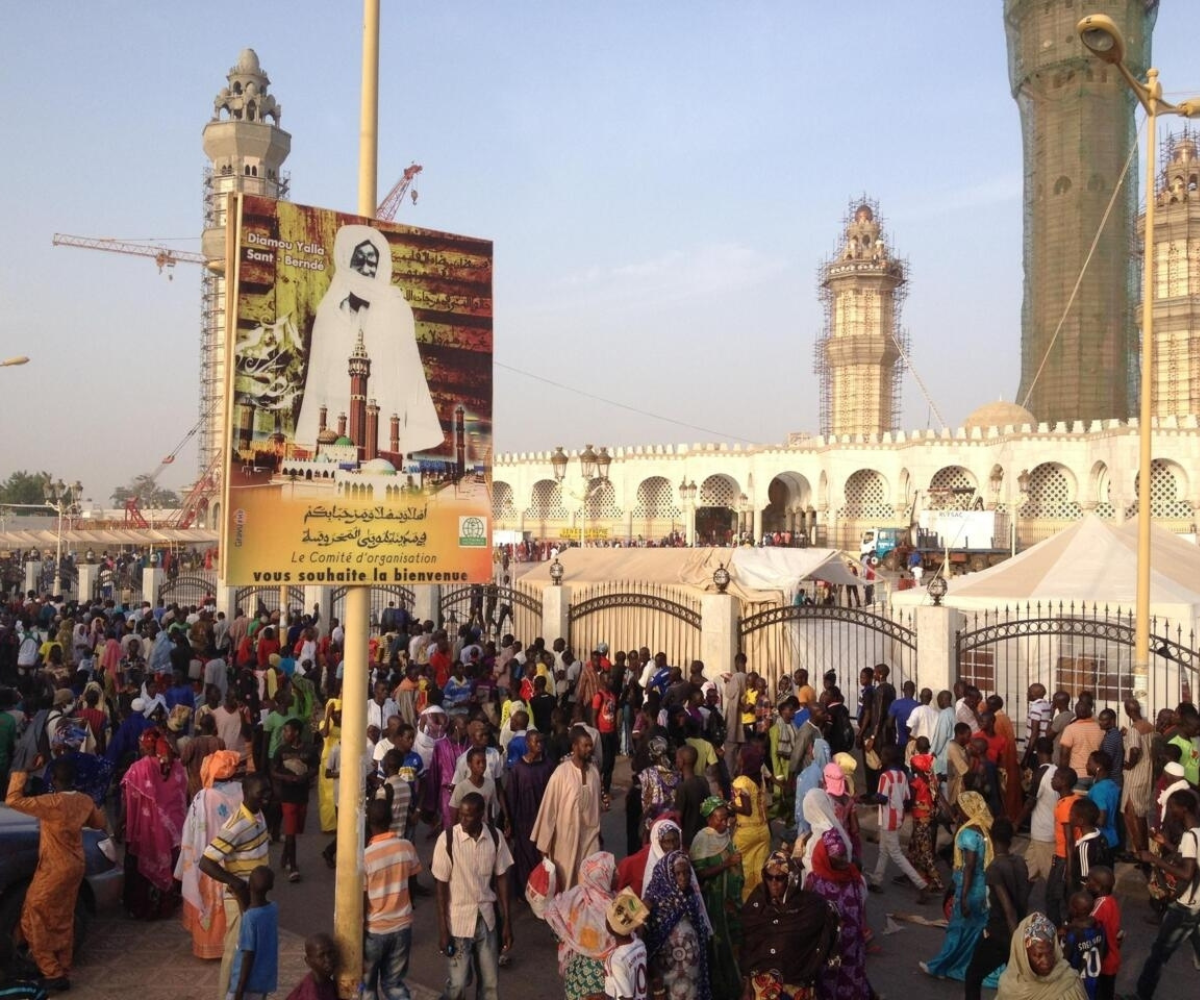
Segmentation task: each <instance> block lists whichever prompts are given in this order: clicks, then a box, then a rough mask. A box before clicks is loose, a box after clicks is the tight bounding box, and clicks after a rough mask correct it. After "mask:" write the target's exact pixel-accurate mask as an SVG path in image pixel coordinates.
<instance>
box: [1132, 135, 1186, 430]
mask: <svg viewBox="0 0 1200 1000" xmlns="http://www.w3.org/2000/svg"><path fill="white" fill-rule="evenodd" d="M1159 162H1160V163H1164V164H1165V166H1164V167H1163V169H1162V171H1161V173H1160V174H1159V178H1158V197H1157V201H1156V207H1155V212H1154V360H1153V364H1154V400H1153V403H1152V407H1153V413H1154V415H1155V416H1156V417H1158V418H1159V419H1163V418H1165V417H1186V416H1189V415H1191V414H1195V413H1200V159H1197V137H1196V134H1195V133H1194V132H1193V131H1192V130H1191V129H1186V130H1184V131H1183V132H1182V133H1180V134H1177V135H1172V136H1170V137H1169V138H1168V139H1167V140H1166V142H1165V143H1164V148H1163V151H1162V154H1161V159H1160V160H1159ZM1143 232H1145V217H1144V216H1142V217H1139V219H1138V241H1137V246H1138V247H1139V248H1140V247H1142V245H1143V241H1142V233H1143Z"/></svg>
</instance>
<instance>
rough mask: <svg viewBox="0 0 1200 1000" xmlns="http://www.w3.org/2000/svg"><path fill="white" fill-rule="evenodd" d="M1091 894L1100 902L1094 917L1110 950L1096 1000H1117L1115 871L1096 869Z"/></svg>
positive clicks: (1089, 880) (1118, 955) (1118, 953)
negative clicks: (1115, 999)
mask: <svg viewBox="0 0 1200 1000" xmlns="http://www.w3.org/2000/svg"><path fill="white" fill-rule="evenodd" d="M1086 886H1087V891H1088V892H1089V893H1091V895H1092V898H1094V899H1095V900H1096V905H1095V906H1094V907H1092V916H1093V917H1095V918H1096V923H1097V924H1099V925H1100V926H1101V927H1102V928H1104V940H1105V942H1106V943H1107V949H1106V950H1105V952H1104V960H1103V961H1102V962H1101V963H1100V978H1099V979H1097V980H1096V1000H1113V998H1114V997H1115V996H1116V988H1117V973H1118V972H1120V971H1121V939H1122V938H1123V937H1124V936H1125V933H1124V931H1122V930H1121V908H1120V906H1119V905H1118V904H1117V897H1116V896H1114V895H1113V871H1112V869H1111V868H1108V867H1106V866H1103V865H1097V866H1096V867H1095V868H1093V869H1092V870H1091V871H1090V872H1089V873H1088V877H1087V883H1086Z"/></svg>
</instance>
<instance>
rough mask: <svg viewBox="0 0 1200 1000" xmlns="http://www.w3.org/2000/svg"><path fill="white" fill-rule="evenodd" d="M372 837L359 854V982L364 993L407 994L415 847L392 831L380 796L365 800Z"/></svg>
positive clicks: (394, 997)
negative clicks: (362, 909)
mask: <svg viewBox="0 0 1200 1000" xmlns="http://www.w3.org/2000/svg"><path fill="white" fill-rule="evenodd" d="M367 826H368V829H369V830H370V834H371V839H370V841H369V842H368V843H367V850H366V853H365V854H364V855H363V879H364V890H365V893H366V904H367V917H366V926H365V927H364V928H363V930H364V932H365V933H364V935H363V982H364V984H365V986H366V991H367V993H368V994H369V995H375V996H378V997H381V998H383V997H386V998H387V1000H407V997H408V996H409V992H408V987H407V986H406V985H405V983H404V977H405V976H406V975H407V974H408V956H409V953H410V951H411V949H412V922H413V909H412V899H411V897H410V895H409V888H408V880H409V879H410V878H412V877H413V876H415V875H416V874H417V872H419V871H420V870H421V862H420V860H419V859H418V858H417V852H416V849H415V848H414V847H413V845H412V844H411V843H409V842H408V841H407V840H403V839H402V838H400V837H398V836H396V834H395V833H393V832H392V828H391V827H392V809H391V806H390V805H389V804H388V802H387V801H386V800H384V799H373V800H372V801H371V803H370V804H369V805H368V806H367Z"/></svg>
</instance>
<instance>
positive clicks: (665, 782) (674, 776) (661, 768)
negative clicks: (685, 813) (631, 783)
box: [638, 736, 680, 819]
mask: <svg viewBox="0 0 1200 1000" xmlns="http://www.w3.org/2000/svg"><path fill="white" fill-rule="evenodd" d="M647 751H648V752H649V754H650V766H649V767H647V768H645V769H644V770H643V771H642V772H641V773H640V774H639V775H638V779H639V781H640V782H641V785H642V816H644V817H648V818H649V819H657V818H658V817H659V816H661V815H662V814H663V813H664V812H667V811H668V810H671V809H674V807H675V789H676V788H678V787H679V781H680V775H679V772H678V771H676V770H675V756H674V754H673V753H672V752H671V748H670V744H669V743H668V742H667V738H666V737H665V736H654V737H651V739H650V743H649V745H648V746H647Z"/></svg>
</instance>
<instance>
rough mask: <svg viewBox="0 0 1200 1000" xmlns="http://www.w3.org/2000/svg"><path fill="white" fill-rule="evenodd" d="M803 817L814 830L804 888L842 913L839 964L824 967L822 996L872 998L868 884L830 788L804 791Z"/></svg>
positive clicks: (806, 851) (852, 999)
mask: <svg viewBox="0 0 1200 1000" xmlns="http://www.w3.org/2000/svg"><path fill="white" fill-rule="evenodd" d="M803 808H804V817H805V819H807V820H808V824H809V826H810V827H811V828H812V832H811V833H810V834H809V837H808V840H807V841H806V842H805V845H804V867H805V870H806V871H807V872H808V875H807V877H806V879H805V882H804V888H806V889H808V890H809V891H810V892H815V893H816V894H817V895H818V896H820V897H821V898H822V899H824V900H826V901H827V902H830V903H832V904H833V905H834V907H835V908H836V909H837V911H838V914H839V915H840V916H841V930H840V932H839V936H838V947H837V951H838V955H839V956H840V957H841V962H840V964H838V965H836V966H827V967H826V968H824V969H822V970H821V974H820V978H819V979H818V993H819V995H820V996H821V997H822V1000H869V998H871V997H874V996H875V995H876V994H875V991H874V990H873V989H872V988H871V984H870V983H869V982H868V981H867V940H866V936H865V935H864V932H863V928H864V927H865V925H866V912H867V904H866V890H865V888H864V886H863V877H862V871H861V870H860V869H859V867H858V865H856V864H855V862H854V860H853V854H852V852H851V844H850V836H849V834H847V833H846V830H845V828H844V827H843V826H842V824H841V823H840V822H839V820H838V817H837V809H836V807H835V806H834V804H833V799H831V798H830V797H829V793H828V792H826V791H825V790H824V789H822V788H816V789H813V791H811V792H809V793H808V794H807V795H805V796H804V806H803Z"/></svg>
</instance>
